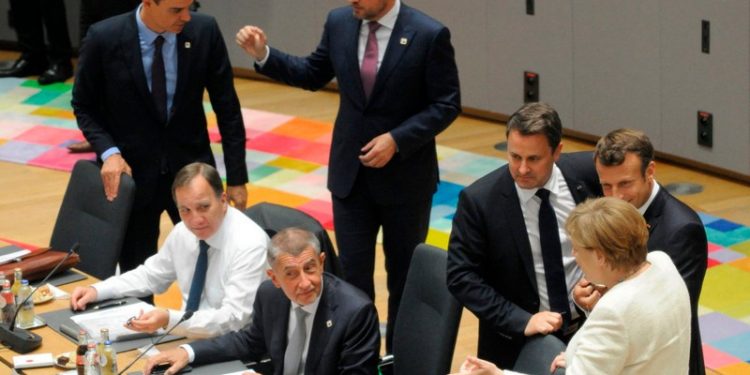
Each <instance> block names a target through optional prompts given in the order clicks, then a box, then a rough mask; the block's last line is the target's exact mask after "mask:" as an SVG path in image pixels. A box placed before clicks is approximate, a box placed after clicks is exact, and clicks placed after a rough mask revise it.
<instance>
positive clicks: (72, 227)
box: [50, 160, 135, 279]
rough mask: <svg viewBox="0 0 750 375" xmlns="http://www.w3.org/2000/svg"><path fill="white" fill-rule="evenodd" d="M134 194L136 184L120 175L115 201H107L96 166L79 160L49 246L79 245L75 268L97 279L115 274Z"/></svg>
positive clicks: (63, 247)
mask: <svg viewBox="0 0 750 375" xmlns="http://www.w3.org/2000/svg"><path fill="white" fill-rule="evenodd" d="M134 195H135V182H133V179H132V178H131V177H130V176H128V175H125V174H123V175H122V177H121V178H120V189H119V191H118V192H117V198H116V199H115V200H114V201H112V202H110V201H108V200H107V198H106V196H105V195H104V186H103V185H102V177H101V174H100V170H99V167H98V166H97V165H96V164H95V163H94V162H92V161H88V160H80V161H78V162H77V163H76V164H75V166H74V167H73V172H72V173H71V176H70V181H69V182H68V188H67V190H66V191H65V196H64V197H63V201H62V205H61V206H60V212H59V213H58V214H57V221H56V222H55V228H54V230H53V232H52V239H51V240H50V247H51V248H53V249H56V250H67V249H69V248H70V247H71V246H72V245H73V244H74V243H76V242H79V243H80V247H79V249H78V254H79V255H80V256H81V262H80V263H78V265H77V266H76V268H78V269H80V270H81V271H84V272H87V273H89V274H91V275H93V276H95V277H97V278H99V279H105V278H107V277H109V276H112V275H114V273H115V267H116V265H117V260H118V259H119V258H120V250H121V247H122V241H123V239H124V238H125V230H126V229H127V225H128V218H129V217H130V209H131V208H132V206H133V198H134Z"/></svg>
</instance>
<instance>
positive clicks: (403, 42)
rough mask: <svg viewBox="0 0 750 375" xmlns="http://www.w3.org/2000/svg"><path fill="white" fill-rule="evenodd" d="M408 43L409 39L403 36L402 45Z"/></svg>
mask: <svg viewBox="0 0 750 375" xmlns="http://www.w3.org/2000/svg"><path fill="white" fill-rule="evenodd" d="M406 43H409V39H406V38H401V45H402V46H405V45H406Z"/></svg>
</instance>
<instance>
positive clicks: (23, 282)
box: [21, 279, 29, 285]
mask: <svg viewBox="0 0 750 375" xmlns="http://www.w3.org/2000/svg"><path fill="white" fill-rule="evenodd" d="M21 285H29V280H26V279H22V280H21Z"/></svg>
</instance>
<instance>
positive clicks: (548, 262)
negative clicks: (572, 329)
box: [536, 189, 571, 333]
mask: <svg viewBox="0 0 750 375" xmlns="http://www.w3.org/2000/svg"><path fill="white" fill-rule="evenodd" d="M536 196H538V197H539V198H541V199H542V204H541V206H539V242H541V245H542V261H543V262H544V278H545V280H546V281H547V296H548V298H549V308H550V311H554V312H558V313H560V314H562V316H563V322H564V323H563V329H561V330H559V331H557V332H560V333H562V332H564V328H565V327H566V326H567V323H568V322H570V318H571V316H570V304H569V303H568V286H567V284H566V283H565V269H564V268H563V263H562V247H561V246H560V234H559V232H558V228H557V216H556V215H555V210H554V209H553V208H552V205H551V204H550V203H549V190H547V189H539V190H537V191H536Z"/></svg>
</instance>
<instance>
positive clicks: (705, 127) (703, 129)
mask: <svg viewBox="0 0 750 375" xmlns="http://www.w3.org/2000/svg"><path fill="white" fill-rule="evenodd" d="M698 144H699V145H701V146H706V147H713V146H714V115H713V114H712V113H711V112H706V111H698Z"/></svg>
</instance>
